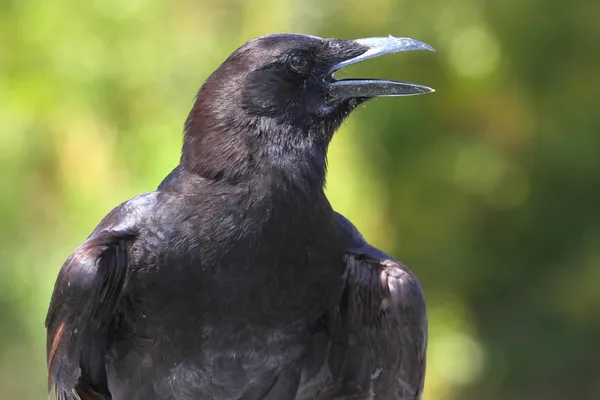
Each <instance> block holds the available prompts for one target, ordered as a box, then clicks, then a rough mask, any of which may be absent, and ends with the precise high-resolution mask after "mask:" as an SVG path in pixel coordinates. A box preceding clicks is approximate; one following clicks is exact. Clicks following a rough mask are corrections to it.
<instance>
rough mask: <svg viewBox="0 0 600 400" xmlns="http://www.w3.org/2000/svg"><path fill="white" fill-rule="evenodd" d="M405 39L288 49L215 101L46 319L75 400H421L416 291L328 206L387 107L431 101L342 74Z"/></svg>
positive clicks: (237, 63)
mask: <svg viewBox="0 0 600 400" xmlns="http://www.w3.org/2000/svg"><path fill="white" fill-rule="evenodd" d="M405 50H433V49H432V48H431V47H430V46H428V45H427V44H425V43H423V42H419V41H417V40H413V39H407V38H394V37H391V36H390V37H383V38H369V39H358V40H340V39H322V38H318V37H314V36H303V35H292V34H278V35H269V36H265V37H261V38H258V39H254V40H251V41H249V42H247V43H246V44H244V45H243V46H242V47H241V48H239V49H238V50H236V51H235V52H234V53H233V54H231V56H230V57H229V58H228V59H227V60H226V61H225V62H224V63H223V64H222V65H221V66H220V67H219V68H218V69H217V70H216V71H215V72H214V73H213V74H212V75H211V76H210V77H209V78H208V79H207V81H206V82H205V83H204V85H203V86H202V88H201V89H200V91H199V93H198V96H197V99H196V101H195V104H194V107H193V109H192V111H191V113H190V114H189V117H188V119H187V121H186V124H185V135H184V141H183V149H182V155H181V162H180V165H179V166H177V167H176V168H175V170H174V171H173V172H171V174H170V175H169V176H167V178H165V180H164V181H163V182H162V183H161V185H160V186H159V187H158V189H157V190H156V191H154V192H150V193H146V194H142V195H140V196H137V197H135V198H133V199H131V200H129V201H126V202H125V203H123V204H121V205H119V206H118V207H116V208H115V209H113V210H112V211H111V212H110V213H109V214H108V215H107V216H106V217H105V218H104V219H103V220H102V221H101V222H100V224H99V225H98V226H97V227H96V229H95V230H94V231H93V232H92V233H91V235H90V236H89V237H88V238H87V240H86V241H85V242H84V243H83V244H81V245H80V246H79V247H78V248H77V249H75V250H74V251H73V253H71V255H70V256H69V257H68V259H67V260H66V262H65V263H64V265H63V266H62V269H61V271H60V273H59V275H58V278H57V281H56V284H55V287H54V293H53V295H52V300H51V303H50V308H49V311H48V316H47V319H46V327H47V362H48V386H49V392H50V393H51V392H52V391H54V393H55V395H56V397H57V398H58V399H59V400H67V399H69V400H73V399H83V400H90V399H113V400H124V399H127V400H142V399H143V400H148V399H157V400H167V399H173V400H175V399H177V400H183V399H207V400H209V399H211V400H213V399H214V400H259V399H267V400H292V399H298V400H308V399H315V400H316V399H320V400H325V399H329V400H334V399H338V400H342V399H383V400H387V399H420V398H421V393H422V389H423V380H424V375H425V354H426V343H427V317H426V307H425V301H424V298H423V293H422V290H421V287H420V285H419V282H418V280H417V278H416V277H415V276H414V275H413V274H412V273H411V272H410V271H409V270H408V269H407V268H406V267H405V266H404V265H403V264H401V263H400V262H399V261H396V260H394V259H393V258H391V257H390V256H388V255H387V254H385V253H383V252H381V251H380V250H378V249H376V248H374V247H372V246H370V245H369V244H368V243H367V242H366V241H365V240H364V239H363V237H362V236H361V234H360V233H359V232H358V231H357V230H356V228H355V227H354V226H353V225H352V223H350V222H349V221H348V220H347V219H345V218H344V217H343V216H341V215H339V214H337V213H336V212H335V211H334V210H332V208H331V206H330V204H329V202H328V201H327V198H326V197H325V194H324V189H323V186H324V184H325V169H326V154H327V147H328V144H329V142H330V140H331V138H332V136H333V134H334V132H335V130H336V129H337V128H338V127H339V125H340V124H341V122H342V120H343V119H344V118H345V117H346V116H348V114H349V113H350V112H351V111H352V110H353V109H354V108H355V107H356V106H358V105H359V104H361V103H363V102H365V101H366V100H368V99H371V98H374V97H377V96H405V95H415V94H420V93H427V92H431V91H432V89H430V88H427V87H425V86H420V85H416V84H410V83H403V82H394V81H386V80H363V79H344V80H338V79H335V78H334V77H333V73H334V72H336V71H338V70H340V69H341V68H343V67H345V66H347V65H350V64H354V63H357V62H359V61H362V60H365V59H368V58H372V57H377V56H380V55H382V54H389V53H395V52H400V51H405Z"/></svg>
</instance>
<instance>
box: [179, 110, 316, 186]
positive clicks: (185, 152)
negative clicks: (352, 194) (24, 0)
mask: <svg viewBox="0 0 600 400" xmlns="http://www.w3.org/2000/svg"><path fill="white" fill-rule="evenodd" d="M194 122H197V121H193V120H192V121H191V123H190V120H188V123H187V124H186V133H185V136H184V143H183V149H182V155H181V166H182V168H183V169H185V170H186V171H188V172H190V173H192V174H195V175H198V176H200V177H202V178H204V179H208V180H215V181H225V182H229V183H231V184H249V185H253V184H257V185H258V184H261V185H265V184H267V185H272V186H273V188H279V189H280V190H286V191H291V192H292V193H295V192H299V193H304V194H306V195H308V196H310V195H312V194H314V193H315V192H316V193H321V192H323V188H324V185H325V174H326V164H327V163H326V155H327V144H328V143H327V142H326V141H320V140H317V139H315V138H314V135H312V136H311V135H310V134H309V133H305V132H300V131H298V132H295V131H294V128H293V127H290V126H281V125H275V124H265V123H264V121H251V122H250V123H248V124H244V125H240V124H227V123H224V124H214V123H213V124H202V123H199V124H198V123H194ZM200 122H203V121H200ZM299 193H297V194H299Z"/></svg>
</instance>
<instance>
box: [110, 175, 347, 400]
mask: <svg viewBox="0 0 600 400" xmlns="http://www.w3.org/2000/svg"><path fill="white" fill-rule="evenodd" d="M223 186H224V187H221V188H220V189H219V190H218V191H214V190H199V193H201V194H195V193H191V194H190V193H188V194H182V193H178V192H174V191H173V190H175V188H173V187H168V190H170V191H158V192H155V193H150V194H146V195H143V196H140V197H137V198H135V199H133V200H131V201H130V202H128V203H125V204H124V205H123V206H121V207H120V209H119V210H118V211H117V212H116V214H113V215H111V216H110V217H109V219H108V220H107V221H105V223H103V224H101V225H100V227H99V229H100V230H101V231H106V230H109V231H110V230H115V229H122V225H120V224H122V222H123V221H124V220H127V221H131V222H130V225H129V226H127V229H131V230H134V231H136V232H137V235H136V241H135V242H134V243H133V244H132V247H131V250H130V251H131V253H133V254H135V255H136V256H137V257H135V258H133V259H131V260H130V269H131V271H132V272H131V276H130V280H129V282H130V285H129V287H128V288H127V289H126V290H125V291H124V293H123V300H124V303H125V304H128V307H127V308H126V309H124V310H123V312H124V313H125V316H124V318H123V322H122V323H121V325H120V326H119V327H118V330H119V333H118V334H117V335H116V336H118V337H123V340H122V341H116V342H115V343H114V344H113V348H114V350H113V351H111V350H112V349H110V350H109V352H108V354H109V357H108V358H109V362H110V364H111V365H112V368H114V370H111V369H109V373H108V377H109V385H110V389H111V393H115V394H117V396H119V398H124V399H133V398H140V399H142V398H152V396H151V394H153V393H154V392H156V393H157V394H159V395H160V396H161V397H159V398H161V399H162V398H165V399H167V398H171V397H169V396H170V395H172V396H173V397H172V398H174V399H184V398H194V399H196V398H198V399H204V398H207V399H208V398H210V399H215V400H217V399H238V398H242V396H244V395H245V396H250V393H256V395H255V396H258V395H260V394H263V393H266V392H268V389H269V388H270V387H271V385H272V384H273V383H274V382H275V380H276V379H277V377H278V376H279V375H280V373H281V370H282V369H285V368H288V367H297V368H298V367H299V365H297V364H298V363H299V360H300V359H301V357H302V356H303V354H304V352H305V350H304V349H305V348H306V346H307V343H308V341H309V339H310V337H311V335H312V332H311V329H314V328H313V327H314V326H315V324H316V322H317V320H318V319H319V318H320V317H321V316H322V315H323V314H324V313H325V312H326V311H327V310H328V309H329V308H330V307H331V306H332V305H333V304H334V302H335V300H336V291H337V292H339V291H340V290H341V274H342V259H343V254H344V248H343V245H342V243H341V241H340V240H336V234H335V231H334V228H335V225H334V224H335V219H334V218H332V216H333V214H332V212H331V209H330V208H329V205H328V203H327V202H326V199H325V198H324V197H323V198H322V201H321V202H319V201H317V202H315V203H313V204H307V203H305V202H303V201H302V200H297V201H294V202H293V204H286V203H285V199H282V196H281V193H279V192H278V191H279V190H278V189H276V188H273V187H270V185H269V186H263V185H261V184H256V185H249V186H245V185H244V187H242V188H240V187H239V186H238V187H226V186H225V185H223ZM319 203H321V204H319ZM282 213H283V214H282ZM223 216H227V218H223ZM196 226H210V227H211V232H209V233H210V234H209V235H206V236H198V235H197V234H196V232H195V230H194V227H196ZM149 228H150V229H149ZM157 257H160V259H159V258H157ZM149 266H150V268H149ZM145 294H147V295H148V296H144V295H145ZM184 321H185V323H184ZM182 325H184V326H186V327H187V326H190V327H194V328H195V329H180V328H179V327H181V326H182ZM147 338H150V339H151V340H148V339H147ZM132 340H133V341H134V342H135V343H137V344H139V345H138V346H136V347H135V350H136V351H135V352H128V351H121V346H123V347H125V348H129V347H130V346H131V341H132ZM182 343H185V346H182ZM259 350H260V351H259ZM153 360H160V363H159V364H162V365H163V366H164V368H163V370H162V371H158V370H157V364H156V363H153V362H152V361H153ZM113 376H115V377H117V376H118V377H119V378H118V379H117V378H115V379H113ZM123 378H125V379H124V381H125V383H124V384H119V380H123ZM144 385H146V386H147V387H146V390H145V391H143V390H142V394H141V395H140V393H139V392H140V390H141V389H142V388H143V387H144ZM144 392H145V393H144ZM113 396H115V395H113ZM140 396H141V397H140ZM186 396H188V397H186ZM249 398H253V397H249ZM256 398H260V397H256Z"/></svg>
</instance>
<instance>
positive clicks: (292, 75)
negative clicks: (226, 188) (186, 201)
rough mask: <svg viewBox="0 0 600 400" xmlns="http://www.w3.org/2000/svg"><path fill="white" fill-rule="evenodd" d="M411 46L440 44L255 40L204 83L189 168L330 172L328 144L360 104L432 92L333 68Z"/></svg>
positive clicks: (235, 175)
mask: <svg viewBox="0 0 600 400" xmlns="http://www.w3.org/2000/svg"><path fill="white" fill-rule="evenodd" d="M408 50H433V48H432V47H431V46H429V45H428V44H426V43H423V42H420V41H418V40H414V39H409V38H395V37H392V36H389V37H376V38H366V39H357V40H341V39H322V38H319V37H315V36H307V35H295V34H276V35H269V36H263V37H260V38H257V39H253V40H250V41H248V42H247V43H246V44H244V45H243V46H242V47H240V48H239V49H237V50H236V51H234V52H233V53H232V54H231V55H230V56H229V57H228V58H227V60H225V62H224V63H223V64H222V65H221V66H220V67H219V68H218V69H217V70H216V71H215V72H214V73H213V74H212V75H211V76H210V77H209V78H208V80H207V81H206V83H205V84H204V85H203V86H202V88H201V89H200V91H199V93H198V97H197V100H196V103H195V105H194V108H193V109H192V112H191V113H190V116H189V118H188V120H187V122H186V138H185V141H184V149H183V156H182V164H183V166H184V168H186V167H187V168H191V169H194V170H196V172H198V173H201V174H202V175H207V176H208V177H211V178H219V177H222V178H232V179H234V180H239V179H243V175H244V174H247V173H251V172H252V169H253V168H254V169H255V170H260V169H261V167H267V168H272V167H276V168H277V167H285V166H290V167H292V168H293V167H294V164H295V163H298V162H304V163H306V162H309V163H311V162H312V163H313V164H314V163H316V164H323V165H313V167H314V168H321V169H322V170H323V174H324V172H325V171H324V170H325V165H324V163H325V155H326V154H325V153H326V150H327V145H328V144H329V141H330V140H331V138H332V136H333V133H334V132H335V130H336V129H337V128H338V127H339V125H340V124H341V122H342V121H343V119H344V118H345V117H346V116H347V115H348V114H349V113H350V112H351V111H352V110H353V109H354V108H356V106H358V105H359V104H361V103H363V102H364V101H366V100H368V99H371V98H375V97H379V96H411V95H417V94H423V93H429V92H432V91H433V89H431V88H428V87H426V86H422V85H417V84H413V83H406V82H398V81H391V80H379V79H336V78H335V77H334V73H336V72H337V71H339V70H341V69H342V68H344V67H346V66H349V65H352V64H356V63H358V62H360V61H363V60H366V59H370V58H374V57H378V56H381V55H385V54H390V53H397V52H401V51H408ZM310 156H314V157H316V158H315V159H314V160H310ZM186 164H187V165H186Z"/></svg>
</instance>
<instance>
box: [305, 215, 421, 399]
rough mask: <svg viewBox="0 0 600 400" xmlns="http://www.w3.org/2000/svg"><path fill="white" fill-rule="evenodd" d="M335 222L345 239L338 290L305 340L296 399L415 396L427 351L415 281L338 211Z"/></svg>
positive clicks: (413, 276)
mask: <svg viewBox="0 0 600 400" xmlns="http://www.w3.org/2000/svg"><path fill="white" fill-rule="evenodd" d="M337 223H338V229H339V232H340V234H341V235H342V237H343V238H344V239H345V243H346V251H345V255H344V275H343V290H342V295H341V299H340V301H339V304H338V306H337V307H336V308H335V309H334V310H332V311H331V312H330V313H329V314H328V317H327V320H326V322H325V325H326V327H325V329H324V331H323V332H321V333H320V334H318V335H316V336H315V338H314V340H313V343H312V344H311V351H309V353H311V356H310V357H308V358H307V360H308V361H307V363H306V364H305V366H304V371H303V376H302V382H301V384H300V389H299V391H298V393H299V394H298V395H297V397H296V400H304V399H312V398H314V396H315V395H316V393H319V395H320V396H325V397H326V398H329V397H327V396H331V397H332V398H333V397H335V396H342V395H348V396H350V395H360V394H368V393H372V394H374V395H375V396H376V398H378V399H411V400H413V399H419V398H420V396H421V393H422V390H423V379H424V376H425V357H426V348H427V310H426V305H425V298H424V295H423V290H422V288H421V285H420V283H419V280H418V279H417V277H416V276H415V274H414V273H413V272H412V271H411V270H410V269H409V268H408V267H406V266H405V265H404V264H403V263H401V262H400V261H398V260H396V259H395V258H393V257H391V256H390V255H388V254H386V253H385V252H383V251H381V250H380V249H377V248H376V247H374V246H372V245H370V244H369V243H368V242H367V241H366V240H365V238H364V237H363V236H362V234H361V233H360V232H359V231H358V229H357V228H356V227H355V226H354V225H353V224H352V223H351V222H350V221H349V220H348V219H346V218H345V217H344V216H342V215H340V214H338V215H337ZM325 397H324V398H325Z"/></svg>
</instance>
